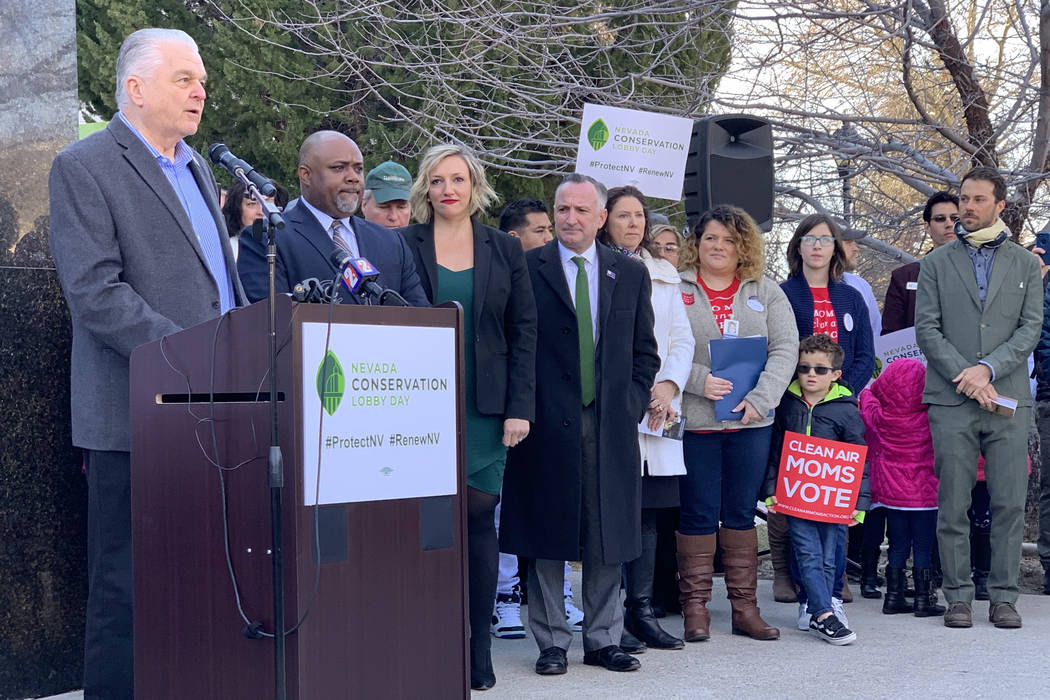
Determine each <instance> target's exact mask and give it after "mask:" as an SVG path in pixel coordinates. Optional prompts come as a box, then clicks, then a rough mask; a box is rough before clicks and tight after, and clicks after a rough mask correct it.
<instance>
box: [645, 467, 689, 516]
mask: <svg viewBox="0 0 1050 700" xmlns="http://www.w3.org/2000/svg"><path fill="white" fill-rule="evenodd" d="M679 504H680V500H679V498H678V477H677V476H649V475H646V476H643V477H642V508H677V507H678V506H679Z"/></svg>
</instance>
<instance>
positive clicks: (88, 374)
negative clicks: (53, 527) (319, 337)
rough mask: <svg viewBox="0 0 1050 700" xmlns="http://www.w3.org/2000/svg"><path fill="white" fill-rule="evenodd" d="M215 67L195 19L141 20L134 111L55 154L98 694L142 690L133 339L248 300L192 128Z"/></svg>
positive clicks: (132, 56) (58, 242)
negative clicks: (135, 568)
mask: <svg viewBox="0 0 1050 700" xmlns="http://www.w3.org/2000/svg"><path fill="white" fill-rule="evenodd" d="M205 79H206V75H205V71H204V65H203V63H202V62H201V59H200V55H199V53H198V51H197V45H196V44H195V43H194V41H193V39H191V38H190V37H189V36H188V35H187V34H185V33H184V32H181V31H176V30H169V29H143V30H139V31H137V32H134V33H133V34H131V35H129V36H128V37H127V38H126V39H125V40H124V43H123V44H122V45H121V47H120V54H119V55H118V57H117V105H118V107H119V109H120V111H119V112H118V113H117V114H116V115H115V116H114V117H113V119H112V120H111V121H110V123H109V126H108V127H106V129H105V130H103V131H100V132H97V133H95V134H93V135H91V136H89V137H88V138H86V139H84V140H82V141H79V142H77V143H74V144H73V145H71V146H69V147H68V148H66V149H65V150H63V151H62V152H61V153H59V154H58V156H57V157H56V158H55V161H54V163H53V165H52V167H51V176H50V203H51V231H50V238H51V254H52V256H53V257H54V260H55V267H56V269H57V271H58V278H59V281H60V282H61V284H62V289H63V291H64V293H65V296H66V301H67V303H68V304H69V311H70V315H71V317H72V321H73V356H72V377H71V384H72V386H71V388H72V419H73V443H74V444H75V445H77V446H78V447H81V448H82V449H83V450H84V451H85V455H86V463H87V479H88V604H87V616H86V630H85V654H84V697H85V700H99V699H105V700H123V699H124V698H131V697H132V696H133V691H134V683H133V673H132V671H133V665H132V660H133V655H132V649H133V646H132V578H131V500H130V490H131V454H130V449H131V436H130V427H129V398H128V381H129V376H128V375H129V368H128V363H129V357H130V355H131V352H132V350H134V349H135V348H136V347H138V346H139V345H142V344H143V343H148V342H150V341H153V340H156V339H158V338H161V337H163V336H166V335H170V334H172V333H175V332H177V331H179V330H181V329H183V328H187V327H189V326H193V325H196V324H198V323H201V322H204V321H207V320H209V319H212V318H215V317H217V316H219V315H220V314H222V313H225V312H226V311H228V310H229V309H230V308H232V307H234V306H237V305H239V304H243V303H244V292H243V290H242V289H241V285H240V282H239V281H238V279H237V272H236V267H235V266H234V261H233V254H232V251H231V249H230V244H229V240H228V236H227V233H226V227H225V224H224V223H223V217H222V213H221V211H220V209H219V202H218V199H217V195H218V188H217V187H216V184H215V180H214V178H213V177H212V174H211V171H210V169H209V168H208V165H207V163H206V162H205V161H204V159H203V158H201V156H200V154H198V153H196V152H195V151H194V150H193V149H191V148H190V147H189V146H187V145H186V143H185V142H184V141H183V140H182V139H183V138H184V137H186V136H190V135H191V134H194V133H196V131H197V126H198V124H199V123H200V119H201V114H202V113H203V109H204V100H205V92H204V81H205Z"/></svg>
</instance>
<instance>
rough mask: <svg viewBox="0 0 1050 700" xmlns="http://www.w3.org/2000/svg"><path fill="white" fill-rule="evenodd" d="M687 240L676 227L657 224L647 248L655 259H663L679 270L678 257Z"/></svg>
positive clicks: (650, 233)
mask: <svg viewBox="0 0 1050 700" xmlns="http://www.w3.org/2000/svg"><path fill="white" fill-rule="evenodd" d="M684 242H685V239H684V238H682V234H680V233H679V232H678V229H676V228H675V227H674V226H671V225H670V224H657V225H656V226H653V227H652V230H651V231H650V232H649V242H648V244H647V245H646V247H647V248H648V249H649V252H650V253H652V254H653V257H654V258H663V259H664V260H666V261H667V262H669V263H671V265H672V266H673V267H674V269H676V270H677V269H678V257H679V254H680V253H681V250H682V244H683V243H684Z"/></svg>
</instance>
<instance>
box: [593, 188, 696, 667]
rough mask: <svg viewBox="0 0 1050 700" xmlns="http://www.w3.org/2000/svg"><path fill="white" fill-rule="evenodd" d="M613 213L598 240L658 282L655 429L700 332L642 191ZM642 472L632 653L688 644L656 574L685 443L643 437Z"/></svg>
mask: <svg viewBox="0 0 1050 700" xmlns="http://www.w3.org/2000/svg"><path fill="white" fill-rule="evenodd" d="M605 209H606V212H607V213H608V215H607V217H606V219H605V225H604V226H603V227H602V228H601V229H600V230H599V231H598V239H599V240H600V241H601V242H603V243H605V244H607V245H610V246H611V247H612V248H613V250H616V251H618V252H620V253H622V254H624V255H627V256H630V257H632V258H635V259H637V260H640V261H641V262H642V263H643V264H644V265H645V267H646V269H647V270H648V271H649V278H650V280H652V295H651V298H650V301H651V302H652V305H653V317H654V323H653V331H654V333H655V335H656V343H657V348H658V352H659V355H660V370H659V371H658V372H657V374H656V379H655V381H654V382H653V387H652V391H651V393H650V402H649V411H648V414H647V415H646V418H645V423H646V425H647V426H648V428H649V429H650V430H652V431H655V430H657V429H658V428H662V427H663V425H664V424H665V423H666V422H667V421H669V420H674V419H676V418H677V417H678V413H679V411H680V409H681V401H682V388H683V387H684V386H685V382H686V380H687V379H688V378H689V369H690V364H691V361H692V357H693V333H692V330H691V329H690V327H689V319H688V318H687V317H686V315H685V305H684V304H683V303H682V295H681V292H680V291H679V289H678V285H679V283H680V282H681V279H680V278H679V276H678V271H677V270H675V268H674V266H673V265H671V264H670V263H669V262H667V261H666V260H664V259H662V258H657V257H654V256H653V254H652V253H650V252H649V250H648V249H647V248H646V247H645V246H644V245H643V244H644V243H645V242H647V241H648V238H649V235H648V234H649V207H648V205H647V204H646V202H645V196H644V195H642V193H641V192H640V191H639V190H638V189H637V188H635V187H631V186H626V187H614V188H612V189H611V190H609V195H608V200H607V202H606V205H605ZM638 447H639V451H640V453H641V458H642V459H641V464H640V469H641V471H642V554H641V556H640V557H638V558H637V559H635V560H634V561H631V562H628V563H627V564H626V565H625V567H624V569H625V573H626V576H625V588H626V591H627V598H626V600H625V601H624V606H625V607H626V611H625V613H624V617H623V628H624V634H623V638H622V639H621V642H620V647H621V648H622V649H623V650H624V651H627V652H629V653H635V652H640V651H643V650H644V649H645V647H647V646H648V647H651V648H653V649H681V648H682V647H684V646H685V643H684V642H683V641H682V640H681V639H679V638H678V637H675V636H674V635H672V634H669V633H668V632H666V631H665V630H664V629H663V628H662V627H660V623H659V621H657V619H656V616H655V615H654V614H653V608H652V601H653V571H654V568H655V566H656V538H657V532H656V525H657V520H658V516H659V515H660V513H661V510H662V509H664V508H675V507H677V506H678V476H679V475H681V474H685V464H684V462H683V461H682V443H681V442H679V441H678V440H674V439H671V438H666V437H662V436H658V435H653V434H646V433H645V432H639V433H638Z"/></svg>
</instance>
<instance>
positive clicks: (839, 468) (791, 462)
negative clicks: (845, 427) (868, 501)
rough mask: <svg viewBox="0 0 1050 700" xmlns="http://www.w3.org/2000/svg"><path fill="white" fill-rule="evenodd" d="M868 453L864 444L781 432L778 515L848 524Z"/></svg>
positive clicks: (858, 491)
mask: <svg viewBox="0 0 1050 700" xmlns="http://www.w3.org/2000/svg"><path fill="white" fill-rule="evenodd" d="M867 453H868V448H867V447H865V446H864V445H854V444H852V443H849V442H836V441H835V440H824V439H823V438H818V437H810V436H808V435H801V434H799V433H792V432H790V431H789V432H786V433H784V448H783V450H782V451H781V453H780V473H779V474H778V475H777V494H776V495H777V505H776V509H777V512H778V513H783V514H784V515H791V516H793V517H796V518H803V519H804V520H820V521H822V522H826V523H848V522H849V521H850V518H851V516H852V514H853V510H854V507H855V506H856V503H857V496H858V495H859V494H860V481H861V478H862V477H863V476H864V457H865V455H867Z"/></svg>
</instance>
